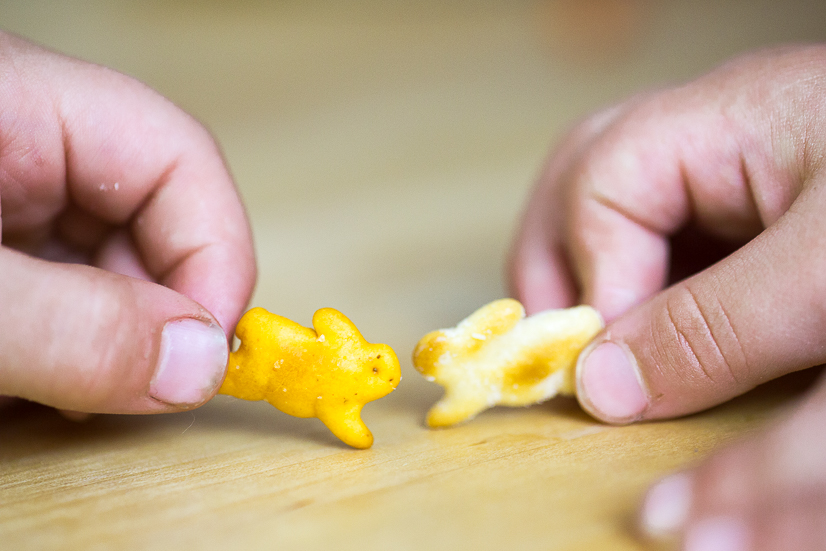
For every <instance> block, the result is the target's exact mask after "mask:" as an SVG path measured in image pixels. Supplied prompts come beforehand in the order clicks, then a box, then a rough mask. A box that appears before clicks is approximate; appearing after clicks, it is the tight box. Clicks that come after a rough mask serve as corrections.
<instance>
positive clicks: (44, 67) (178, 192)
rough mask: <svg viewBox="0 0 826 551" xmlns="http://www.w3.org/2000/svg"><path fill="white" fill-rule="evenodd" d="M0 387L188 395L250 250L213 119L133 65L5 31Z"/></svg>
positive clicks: (249, 267)
mask: <svg viewBox="0 0 826 551" xmlns="http://www.w3.org/2000/svg"><path fill="white" fill-rule="evenodd" d="M0 206H2V212H0V214H1V215H2V218H0V231H1V232H2V233H0V235H2V246H0V267H2V268H1V269H0V304H2V306H3V308H2V315H0V395H8V396H16V397H21V398H26V399H29V400H34V401H37V402H40V403H43V404H47V405H51V406H55V407H58V408H62V409H68V410H74V411H80V412H107V413H155V412H164V411H176V410H180V409H187V408H191V407H194V406H197V405H199V404H201V403H203V402H205V401H206V400H208V399H209V398H211V397H212V396H213V395H214V394H215V392H216V391H217V389H218V387H219V386H220V384H221V381H222V380H223V377H224V373H225V370H226V361H227V353H228V347H227V338H228V335H230V333H231V331H232V330H233V329H234V327H235V323H236V321H237V320H238V318H239V317H240V315H241V313H242V310H243V308H244V307H245V305H246V304H247V301H248V300H249V297H250V294H251V292H252V287H253V285H254V281H255V259H254V256H253V248H252V240H251V235H250V230H249V225H248V222H247V219H246V216H245V213H244V210H243V207H242V205H241V203H240V200H239V198H238V195H237V193H236V190H235V186H234V183H233V181H232V178H231V177H230V175H229V174H228V172H227V168H226V166H225V164H224V162H223V160H222V158H221V153H220V151H219V150H218V147H217V146H216V144H215V142H214V141H213V139H212V138H211V137H210V135H209V133H208V132H207V131H206V130H205V129H204V128H203V127H202V126H201V125H199V124H198V123H197V122H196V121H194V120H193V119H192V118H191V117H189V116H188V115H186V114H185V113H183V112H182V111H181V110H179V109H178V108H176V107H175V106H174V105H172V103H170V102H169V101H167V100H165V99H164V98H162V97H161V96H159V95H158V94H157V93H155V92H153V91H152V90H150V89H148V88H147V87H146V86H144V85H142V84H140V83H139V82H136V81H135V80H133V79H130V78H128V77H125V76H123V75H121V74H118V73H116V72H114V71H111V70H108V69H105V68H103V67H98V66H94V65H91V64H87V63H83V62H80V61H77V60H73V59H69V58H66V57H63V56H60V55H57V54H54V53H50V52H47V51H45V50H42V49H40V48H38V47H35V46H33V45H31V44H28V43H26V42H25V41H23V40H20V39H18V38H16V37H13V36H10V35H6V34H2V33H0Z"/></svg>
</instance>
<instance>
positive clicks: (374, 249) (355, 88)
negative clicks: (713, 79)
mask: <svg viewBox="0 0 826 551" xmlns="http://www.w3.org/2000/svg"><path fill="white" fill-rule="evenodd" d="M605 14H609V15H605ZM824 16H826V5H824V4H823V3H821V2H815V1H811V2H809V1H804V0H793V1H791V2H785V3H783V4H782V5H780V4H777V3H775V2H771V1H769V0H758V1H753V2H746V1H728V2H716V1H715V2H713V1H711V0H701V1H698V2H653V1H644V0H628V1H626V2H621V1H609V0H602V1H601V0H588V1H583V2H573V1H565V0H558V1H545V2H540V1H529V0H522V1H516V2H508V1H505V0H479V1H475V2H460V1H458V0H448V1H436V0H423V1H414V2H403V1H400V0H399V1H396V0H392V1H390V0H388V1H380V0H354V1H351V2H324V1H321V0H308V1H299V0H293V1H287V0H284V1H272V2H268V1H265V0H242V1H235V2H220V1H217V0H211V1H208V0H141V1H135V2H127V1H104V0H86V1H83V0H65V1H58V0H53V1H46V0H27V1H26V2H17V1H13V0H0V27H2V28H4V29H6V30H9V31H13V32H16V33H19V34H21V35H23V36H26V37H29V38H30V39H32V40H34V41H37V42H40V43H42V44H45V45H47V46H48V47H50V48H53V49H56V50H60V51H63V52H66V53H68V54H71V55H75V56H78V57H81V58H84V59H88V60H90V61H94V62H97V63H102V64H105V65H110V66H113V67H115V68H117V69H119V70H121V71H124V72H126V73H128V74H131V75H133V76H135V77H137V78H139V79H141V80H143V81H145V82H147V83H148V84H149V85H151V86H153V87H154V88H156V89H158V90H160V91H161V92H162V93H164V94H165V95H167V96H169V97H170V98H172V99H173V100H174V101H175V102H176V103H178V104H179V105H181V106H182V107H183V108H185V109H187V110H188V111H190V112H192V113H193V114H195V115H196V116H197V117H198V118H199V119H200V120H202V121H203V122H204V123H205V124H206V125H207V126H209V127H210V128H211V129H212V131H213V132H214V133H215V135H216V137H217V139H218V140H219V141H220V143H221V144H222V147H223V148H224V151H225V154H226V158H227V160H228V163H229V165H230V167H231V168H232V170H233V173H234V175H235V176H236V179H237V182H238V185H239V188H240V190H241V193H242V195H243V196H244V198H245V200H246V203H247V205H248V209H249V213H250V216H251V219H252V222H253V228H254V232H255V238H256V246H257V251H258V255H259V262H260V281H259V284H258V287H257V291H256V295H255V297H254V299H253V305H256V306H263V307H265V308H267V309H269V310H271V311H273V312H276V313H279V314H281V315H284V316H287V317H289V318H291V319H294V320H296V321H298V322H300V323H302V324H305V325H308V324H309V323H310V318H311V316H312V314H313V312H314V311H315V310H316V309H318V308H321V307H326V306H332V307H335V308H338V309H340V310H341V311H343V312H344V313H345V314H346V315H347V316H348V317H350V318H351V319H352V320H353V321H354V322H355V323H356V325H357V326H358V327H359V328H360V329H361V330H362V332H363V333H364V335H365V336H366V338H367V339H368V340H370V341H372V342H385V343H388V344H390V345H391V346H393V347H394V349H395V350H396V352H397V353H398V355H399V357H400V359H401V361H402V370H403V375H404V380H403V381H402V383H401V385H400V387H399V389H398V391H397V392H395V393H393V394H392V395H390V396H389V397H388V398H386V399H383V400H380V401H378V402H374V403H372V404H369V405H368V406H367V407H366V408H365V410H364V418H365V421H366V422H367V424H368V426H370V428H371V429H372V431H373V433H374V435H375V438H376V442H375V445H374V446H373V448H372V449H370V450H366V451H355V450H352V449H349V448H347V447H346V446H344V445H343V444H341V443H339V442H338V441H337V440H336V439H335V437H333V436H332V435H331V434H330V433H329V432H328V431H327V429H326V428H325V427H324V426H323V425H321V423H320V422H318V421H317V420H306V419H295V418H291V417H288V416H286V415H284V414H282V413H280V412H278V411H276V410H275V409H273V408H272V407H270V406H269V405H267V404H262V403H249V402H242V401H238V400H234V399H232V398H228V397H225V396H219V397H217V398H216V399H214V400H213V401H212V402H210V403H209V404H207V405H206V406H204V407H202V408H200V409H198V410H196V411H193V412H189V413H181V414H174V415H163V416H147V417H128V416H98V417H96V418H94V419H92V420H91V421H89V422H87V423H84V424H75V423H71V422H69V421H66V420H64V419H62V418H61V417H59V416H58V415H57V414H56V413H55V412H53V411H51V410H49V409H46V408H42V407H39V406H36V405H32V404H23V405H18V406H15V407H12V408H10V409H5V410H2V411H0V549H3V550H5V549H9V550H12V549H66V550H96V549H124V550H132V549H134V550H138V549H141V550H144V549H149V550H154V549H159V550H160V549H174V548H183V549H196V548H197V549H202V550H213V549H215V550H219V549H220V550H223V549H341V550H346V549H354V550H355V549H359V550H365V551H366V550H374V549H375V550H378V549H400V550H407V549H477V550H486V549H526V550H533V549H537V550H538V549H542V550H548V549H552V550H557V549H559V550H594V549H612V550H638V549H644V548H646V544H645V543H644V542H642V541H640V540H639V539H638V538H637V537H636V534H635V532H634V528H633V527H634V516H635V514H636V513H635V512H636V509H637V507H638V505H639V500H640V497H641V496H642V494H643V492H644V491H645V488H646V487H647V486H648V485H649V484H650V483H652V482H653V481H655V480H656V479H657V478H658V477H661V476H663V475H664V474H666V473H669V472H671V471H674V470H678V469H682V468H685V467H687V466H690V465H692V464H694V463H696V462H698V461H700V460H701V459H702V458H703V457H705V456H707V455H708V454H709V453H711V452H712V450H713V449H715V448H716V447H718V446H720V445H722V444H725V443H726V442H729V441H731V440H732V439H736V438H740V437H742V436H743V435H745V434H747V433H749V432H750V431H753V430H756V429H757V428H759V427H760V426H761V425H763V424H764V423H765V422H766V421H767V420H768V419H769V418H770V416H772V415H774V414H775V413H776V412H777V410H778V409H779V408H783V407H786V406H787V405H788V404H789V403H790V400H791V399H793V396H794V395H796V394H797V393H798V392H799V390H800V388H801V387H802V386H803V385H804V383H805V380H801V379H800V378H796V379H786V380H784V381H781V382H780V383H779V384H775V385H771V386H770V387H764V388H761V389H758V390H757V391H755V392H753V393H751V394H749V395H747V396H744V397H741V398H740V399H737V400H735V401H733V402H731V403H729V404H726V405H724V406H722V407H719V408H716V409H714V410H712V411H709V412H706V413H703V414H699V415H695V416H692V417H689V418H686V419H680V420H674V421H669V422H662V423H650V424H643V425H639V426H632V427H609V426H605V425H601V424H599V423H597V422H595V421H593V420H592V419H590V418H589V417H588V416H587V415H585V414H584V413H583V412H582V411H581V410H580V409H579V407H578V406H577V405H576V403H575V402H574V401H572V400H567V399H559V400H553V401H551V402H549V403H546V404H543V405H540V406H535V407H531V408H526V409H523V408H520V409H505V408H497V409H495V410H491V411H488V412H486V413H484V414H482V415H481V416H480V417H479V418H477V419H476V420H474V421H473V422H471V423H468V424H465V425H462V426H459V427H456V428H452V429H446V430H438V431H431V430H428V429H426V428H425V427H424V425H423V418H424V415H425V412H426V411H427V409H428V407H429V406H430V405H431V404H432V403H433V402H434V401H435V400H436V399H437V398H438V396H439V394H440V390H439V388H438V387H435V386H434V385H432V384H430V383H427V382H426V381H424V380H423V379H422V378H421V377H420V376H419V375H418V374H417V373H416V372H415V371H414V370H413V369H412V367H411V364H410V360H409V357H410V353H411V352H412V350H413V347H414V346H415V344H416V342H417V340H418V339H419V338H420V337H421V336H422V335H423V334H425V333H426V332H428V331H430V330H432V329H435V328H438V327H445V326H450V325H453V324H455V323H456V322H457V321H458V320H460V319H461V318H463V317H464V316H465V315H467V314H468V313H470V312H471V311H473V310H474V309H476V308H477V307H478V306H480V305H482V304H484V303H486V302H489V301H490V300H492V299H495V298H498V297H501V296H504V295H506V294H507V291H506V288H505V284H504V278H503V272H504V268H503V267H504V263H505V258H506V253H507V248H508V244H509V241H510V239H511V236H512V234H513V230H514V227H515V224H516V221H517V220H518V217H519V212H520V210H521V208H522V205H523V204H524V202H525V201H526V199H527V197H528V192H529V189H530V186H531V183H532V181H533V179H534V177H535V175H536V173H537V172H538V170H539V167H540V165H541V162H542V159H543V157H544V156H545V155H546V153H547V151H548V150H549V148H550V147H551V146H552V144H553V143H554V142H555V141H556V140H558V139H560V137H561V135H562V133H563V132H564V129H565V128H566V127H568V126H569V125H570V124H571V123H572V122H573V121H574V120H575V119H577V118H578V117H581V116H583V115H584V114H586V113H588V112H589V111H591V110H594V109H597V108H599V107H600V106H602V105H604V104H607V103H610V102H613V101H618V100H620V99H622V98H624V97H626V96H628V95H629V94H632V93H634V92H635V91H637V90H640V89H644V88H650V87H652V86H659V85H663V84H665V83H669V82H679V81H682V80H685V79H688V78H691V77H692V76H695V75H697V74H699V73H701V72H703V71H706V70H708V69H710V68H711V67H713V66H714V65H716V64H717V63H719V62H721V61H722V60H724V59H725V58H727V57H729V56H731V55H734V54H736V53H737V52H740V51H743V50H746V49H750V48H754V47H760V46H763V45H768V44H774V43H777V42H782V41H792V40H794V41H799V40H819V39H823V38H824V36H826V29H825V28H824V27H823V25H822V22H823V21H824V20H826V17H824ZM1 107H2V106H0V108H1Z"/></svg>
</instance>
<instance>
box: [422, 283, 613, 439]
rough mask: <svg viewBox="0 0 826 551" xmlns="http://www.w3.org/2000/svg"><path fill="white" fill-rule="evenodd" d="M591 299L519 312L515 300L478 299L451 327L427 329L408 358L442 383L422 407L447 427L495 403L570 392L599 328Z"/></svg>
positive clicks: (429, 421)
mask: <svg viewBox="0 0 826 551" xmlns="http://www.w3.org/2000/svg"><path fill="white" fill-rule="evenodd" d="M602 327H603V322H602V318H601V317H600V315H599V313H598V312H597V311H596V310H594V309H593V308H591V307H589V306H577V307H575V308H568V309H562V310H547V311H545V312H540V313H539V314H536V315H534V316H530V317H527V318H526V317H525V309H524V308H523V307H522V304H520V303H519V302H518V301H516V300H513V299H502V300H497V301H494V302H491V303H490V304H488V305H486V306H483V307H482V308H480V309H479V310H477V311H476V312H474V313H473V314H471V315H470V316H469V317H467V318H466V319H464V320H463V321H462V322H460V323H459V325H457V326H456V327H455V328H452V329H441V330H439V331H433V332H432V333H429V334H427V335H425V337H424V338H422V340H420V341H419V344H418V345H417V346H416V350H415V352H414V353H413V365H414V366H415V367H416V369H417V370H419V372H420V373H422V375H424V376H425V378H427V379H428V380H429V381H435V382H436V383H438V384H440V385H442V386H443V387H445V395H444V397H443V398H442V399H441V400H440V401H439V402H438V403H436V405H434V406H433V407H432V408H431V409H430V411H429V412H428V414H427V424H428V426H430V427H434V428H435V427H446V426H449V425H453V424H455V423H459V422H462V421H465V420H468V419H472V418H473V417H475V416H476V415H477V414H478V413H480V412H482V411H484V410H486V409H488V408H490V407H493V406H495V405H498V404H501V405H505V406H525V405H529V404H535V403H538V402H542V401H544V400H547V399H549V398H551V397H553V396H555V395H557V394H567V395H573V394H575V392H576V386H575V373H574V370H575V367H576V361H577V357H578V356H579V353H580V352H581V351H582V349H583V348H584V347H585V345H587V344H588V342H589V341H590V340H591V339H592V338H594V336H596V334H597V333H599V332H600V331H601V330H602Z"/></svg>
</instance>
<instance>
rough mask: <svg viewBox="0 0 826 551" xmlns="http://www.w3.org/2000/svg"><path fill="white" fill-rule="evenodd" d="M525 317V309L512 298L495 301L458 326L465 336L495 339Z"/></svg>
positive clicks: (459, 331)
mask: <svg viewBox="0 0 826 551" xmlns="http://www.w3.org/2000/svg"><path fill="white" fill-rule="evenodd" d="M524 317H525V308H524V307H523V306H522V304H521V303H520V302H519V301H517V300H513V299H512V298H503V299H500V300H495V301H493V302H491V303H490V304H486V305H485V306H483V307H481V308H479V309H478V310H476V311H475V312H474V313H472V314H471V315H470V316H468V317H467V318H465V319H464V320H462V322H461V323H459V325H457V326H456V331H457V332H458V333H460V334H461V335H463V336H471V337H472V336H473V335H474V334H475V335H477V336H479V335H481V336H484V337H485V338H488V337H495V336H499V335H502V334H504V333H507V332H508V331H510V330H511V329H513V327H514V326H515V325H516V324H517V323H519V320H521V319H522V318H524Z"/></svg>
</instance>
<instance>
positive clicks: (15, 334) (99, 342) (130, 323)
mask: <svg viewBox="0 0 826 551" xmlns="http://www.w3.org/2000/svg"><path fill="white" fill-rule="evenodd" d="M0 266H2V276H0V303H2V304H4V305H6V307H5V310H4V315H3V316H2V317H1V318H0V395H8V396H15V397H20V398H25V399H27V400H32V401H36V402H40V403H43V404H48V405H51V406H54V407H57V408H59V409H66V410H72V411H76V412H90V413H156V412H164V411H178V410H181V409H189V408H191V407H195V406H197V405H199V404H201V403H203V402H204V401H206V400H208V399H209V398H211V397H212V396H213V395H214V394H215V392H217V389H218V387H219V386H220V383H221V381H222V380H223V376H224V374H225V372H226V362H227V355H228V347H227V343H226V340H225V338H224V335H223V332H222V331H221V329H220V328H219V327H218V324H217V322H216V321H215V319H214V318H213V316H211V315H210V313H209V312H207V311H206V310H205V309H204V308H203V307H202V306H200V305H199V304H198V303H196V302H194V301H192V300H190V299H188V298H186V297H185V296H183V295H181V294H179V293H176V292H174V291H172V290H170V289H167V288H165V287H163V286H160V285H157V284H154V283H149V282H145V281H141V280H138V279H134V278H129V277H125V276H120V275H117V274H112V273H109V272H106V271H103V270H100V269H97V268H92V267H88V266H81V265H70V264H58V263H52V262H47V261H44V260H40V259H35V258H32V257H29V256H27V255H24V254H22V253H19V252H16V251H12V250H10V249H8V248H5V247H0ZM187 320H188V321H187ZM187 324H188V325H187ZM182 326H183V327H184V329H187V328H192V327H195V328H196V331H200V333H198V334H195V333H193V332H191V331H190V333H189V334H188V335H187V334H184V335H183V337H184V338H183V339H180V338H178V339H175V337H176V336H181V335H182V333H181V331H180V328H181V327H182ZM170 328H172V331H170V330H169V329H170ZM176 347H177V348H176ZM187 347H188V348H187ZM181 350H188V354H189V356H188V357H182V356H181V355H180V354H178V355H177V356H176V354H177V353H178V352H179V351H181ZM176 362H177V363H176ZM161 368H164V369H165V370H166V371H165V372H164V371H163V370H162V369H161Z"/></svg>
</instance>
